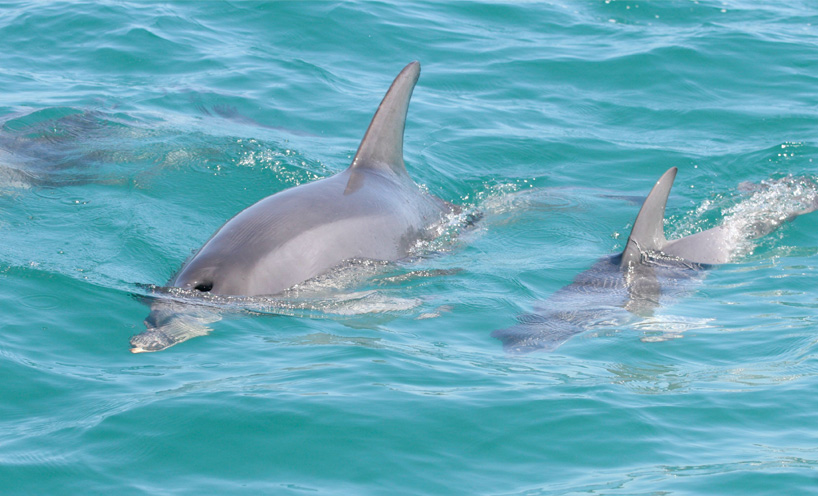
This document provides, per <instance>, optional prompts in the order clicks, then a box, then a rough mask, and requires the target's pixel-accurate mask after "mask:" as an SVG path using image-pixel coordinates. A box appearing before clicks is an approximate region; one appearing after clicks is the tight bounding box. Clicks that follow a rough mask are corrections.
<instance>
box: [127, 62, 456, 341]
mask: <svg viewBox="0 0 818 496" xmlns="http://www.w3.org/2000/svg"><path fill="white" fill-rule="evenodd" d="M419 75H420V64H419V63H418V62H412V63H410V64H409V65H407V66H406V67H405V68H404V69H403V70H402V71H401V72H400V74H398V76H397V77H396V78H395V81H394V82H393V83H392V86H391V87H390V88H389V91H387V93H386V96H384V98H383V101H382V102H381V104H380V106H379V107H378V110H377V111H376V112H375V116H374V117H373V118H372V122H371V123H370V124H369V128H368V129H367V131H366V134H365V135H364V137H363V140H362V141H361V144H360V146H359V147H358V151H357V153H356V154H355V157H354V158H353V160H352V164H351V165H350V166H349V168H347V169H346V170H344V171H343V172H340V173H338V174H336V175H334V176H331V177H328V178H325V179H321V180H318V181H315V182H312V183H308V184H302V185H300V186H297V187H294V188H291V189H288V190H285V191H281V192H279V193H276V194H274V195H272V196H268V197H267V198H264V199H263V200H260V201H259V202H258V203H256V204H254V205H252V206H250V207H248V208H246V209H244V210H242V211H241V212H239V213H238V214H237V215H236V216H235V217H233V218H232V219H230V220H229V221H227V223H225V224H224V225H223V226H222V227H221V228H219V230H218V231H216V233H215V234H213V236H212V237H211V238H210V239H209V240H208V241H207V242H206V243H205V244H204V246H202V247H201V248H200V249H199V251H198V252H197V253H196V254H195V255H194V256H193V258H191V259H190V260H189V261H188V262H187V263H185V264H184V266H183V267H182V268H181V269H180V270H179V272H178V273H177V274H176V275H175V276H173V277H172V278H171V279H170V281H169V282H168V284H167V286H169V287H175V288H182V289H183V290H189V291H190V292H191V293H207V294H208V295H241V296H258V295H274V294H277V293H280V292H282V291H284V290H286V289H288V288H291V287H292V286H294V285H297V284H299V283H302V282H304V281H307V280H309V279H311V278H314V277H316V276H318V275H321V274H323V273H325V272H327V271H328V270H330V269H332V268H333V267H336V266H338V265H340V264H342V263H344V262H346V261H351V260H361V259H368V260H379V261H394V260H399V259H401V258H404V257H406V256H408V255H409V253H410V250H411V249H412V247H413V246H415V245H416V243H417V241H418V240H421V239H429V238H433V237H434V236H435V228H436V227H439V226H440V225H441V223H442V222H443V221H444V219H445V216H446V215H447V214H449V213H452V212H453V211H454V210H455V209H456V207H454V206H453V205H451V204H449V203H447V202H445V201H444V200H441V199H439V198H436V197H435V196H432V195H431V194H429V193H427V192H425V191H424V190H423V189H421V188H420V187H419V186H418V185H417V184H415V183H414V181H412V179H411V178H410V177H409V174H408V173H407V171H406V166H405V165H404V162H403V131H404V125H405V121H406V114H407V110H408V108H409V99H410V98H411V96H412V91H413V89H414V87H415V84H416V83H417V80H418V76H419ZM178 307H179V305H178V304H169V303H167V302H163V301H162V300H161V299H160V300H158V301H156V302H155V303H154V304H153V305H152V308H151V310H152V311H151V314H150V315H149V316H148V318H147V319H146V320H145V325H146V326H147V327H148V330H147V331H145V332H143V333H142V334H139V335H136V336H134V337H132V338H131V346H132V348H131V351H132V352H134V353H139V352H145V351H159V350H162V349H165V348H167V347H169V346H172V345H174V344H176V343H179V342H182V341H184V340H186V339H189V338H190V337H193V336H196V335H198V334H202V332H198V333H197V332H195V331H194V330H192V328H191V325H189V322H187V323H185V322H182V323H180V322H179V319H184V315H183V314H184V312H183V311H182V312H179V311H177V310H178ZM194 313H195V312H194ZM194 320H195V319H194ZM212 320H213V319H211V321H212ZM193 327H195V326H193Z"/></svg>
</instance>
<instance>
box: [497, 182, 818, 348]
mask: <svg viewBox="0 0 818 496" xmlns="http://www.w3.org/2000/svg"><path fill="white" fill-rule="evenodd" d="M676 172H677V169H676V167H673V168H670V169H669V170H668V171H667V172H665V173H664V174H663V175H662V177H661V178H659V180H658V181H657V182H656V184H655V185H654V186H653V189H652V190H651V192H650V194H649V195H648V197H647V199H646V200H645V201H644V203H643V204H642V207H641V209H640V210H639V214H638V215H637V217H636V221H634V224H633V228H632V229H631V233H630V236H629V237H628V241H627V244H626V246H625V250H624V251H623V252H622V253H620V254H617V255H613V256H608V257H604V258H602V259H601V260H599V261H598V262H597V263H596V264H594V265H593V266H592V267H591V268H590V269H588V270H586V271H585V272H583V273H581V274H580V275H578V276H577V277H576V278H575V279H574V281H573V282H572V283H571V284H570V285H568V286H565V287H564V288H562V289H560V290H559V291H557V292H556V293H554V294H553V295H551V296H550V297H549V298H548V299H547V300H546V301H544V302H540V303H538V304H536V305H535V306H534V310H535V311H534V312H532V313H528V314H524V315H521V316H519V317H518V318H517V320H518V323H517V324H516V325H514V326H512V327H509V328H506V329H499V330H496V331H494V332H492V334H491V335H492V336H493V337H495V338H497V339H499V340H500V341H501V342H502V343H503V348H504V349H505V350H506V351H508V352H512V353H527V352H530V351H534V350H538V349H545V350H548V351H552V350H554V349H556V348H557V347H558V346H560V345H561V344H562V343H564V342H565V341H567V340H568V339H570V338H571V337H572V336H574V335H575V334H578V333H581V332H583V331H585V330H588V329H591V328H594V327H599V326H610V325H621V324H623V323H626V322H627V321H629V320H630V319H631V317H632V315H636V316H640V317H649V316H651V315H652V314H653V311H654V310H655V309H656V308H657V307H658V306H659V305H660V297H665V298H667V297H670V298H674V297H678V296H681V295H683V294H685V292H686V288H688V287H689V281H691V280H696V279H699V278H701V274H702V270H703V269H708V268H711V267H713V266H716V265H721V264H725V263H727V262H729V261H730V260H731V258H732V257H733V256H734V255H735V253H736V251H737V250H738V249H739V248H740V246H741V245H742V243H743V242H744V241H746V240H748V239H755V238H758V237H761V236H764V235H766V234H768V233H770V232H772V231H773V230H775V229H776V228H778V227H779V226H780V225H781V224H783V223H784V222H786V221H789V220H792V219H793V218H795V217H796V216H798V215H802V214H805V213H809V212H812V211H814V210H816V209H818V195H816V194H815V192H814V191H812V195H806V194H805V195H803V198H798V200H799V201H798V202H795V203H796V204H794V205H793V206H792V207H789V206H787V207H782V208H789V210H787V211H784V212H776V213H775V214H774V215H768V216H754V217H752V218H751V219H749V220H748V221H746V222H732V223H731V222H727V221H724V222H722V224H720V225H718V226H716V227H713V228H711V229H708V230H705V231H701V232H699V233H696V234H693V235H690V236H686V237H683V238H679V239H674V240H668V239H667V238H666V237H665V232H664V218H665V206H666V205H667V200H668V196H669V195H670V189H671V186H673V180H674V179H675V178H676ZM737 224H738V225H737Z"/></svg>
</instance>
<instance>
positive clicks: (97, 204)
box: [0, 0, 818, 496]
mask: <svg viewBox="0 0 818 496" xmlns="http://www.w3.org/2000/svg"><path fill="white" fill-rule="evenodd" d="M816 24H818V6H816V4H814V3H813V2H808V1H801V2H799V1H794V2H786V3H783V4H782V2H771V1H770V2H750V1H740V0H735V1H726V2H721V1H672V2H643V1H636V2H619V1H611V2H607V1H580V2H568V1H565V2H559V1H558V2H549V3H520V4H515V3H508V4H506V3H501V4H493V3H477V2H455V3H452V4H442V3H406V4H404V3H367V2H351V3H328V2H293V3H284V2H273V3H256V2H235V3H228V2H195V3H194V2H189V3H188V2H183V3H175V4H174V3H170V4H166V3H154V2H146V3H122V2H116V3H111V2H101V3H94V4H85V3H63V2H58V3H56V2H55V3H40V2H31V3H16V2H14V3H9V2H3V3H1V4H0V48H2V49H0V88H2V91H0V119H2V123H3V124H2V126H3V127H2V129H0V193H2V194H0V239H1V240H2V243H0V378H2V380H0V398H1V399H2V401H1V402H0V492H2V493H3V494H52V495H57V494H80V493H82V494H110V493H116V494H119V495H123V496H124V495H130V494H305V493H315V492H318V493H320V494H343V495H347V494H373V495H375V494H378V495H379V494H519V495H546V494H548V495H552V494H580V493H582V494H674V495H681V494H742V493H744V494H808V493H815V492H816V487H818V475H816V465H818V434H816V433H818V421H817V420H816V415H815V411H816V410H818V400H816V395H815V391H816V387H818V363H817V362H816V353H817V352H818V343H816V336H818V327H817V326H816V307H818V300H816V287H815V275H816V273H817V272H818V258H816V254H818V232H817V230H816V227H818V215H815V214H813V215H812V216H804V217H801V218H799V219H797V220H796V221H795V222H793V223H791V224H788V225H787V226H785V227H784V228H783V229H781V230H779V231H778V232H776V233H775V234H773V235H771V236H769V237H767V238H765V239H763V240H761V241H759V242H758V244H757V245H756V246H755V249H754V250H753V251H752V252H751V253H747V254H745V255H744V256H743V257H742V258H741V259H740V260H738V261H737V263H735V264H731V265H728V266H723V267H721V268H718V269H717V270H713V271H711V272H710V273H709V274H708V275H707V278H706V279H705V280H704V281H703V282H701V283H700V284H699V285H697V286H695V287H694V288H693V290H692V291H691V294H690V295H688V296H687V297H685V298H682V299H680V300H679V301H676V302H673V303H672V304H670V305H668V306H665V307H664V308H662V309H661V311H660V312H659V313H658V314H657V316H656V318H654V319H650V320H637V321H636V322H634V323H633V324H630V325H627V326H622V327H608V328H604V327H603V328H602V329H600V330H596V331H594V332H589V333H586V334H583V335H580V336H577V337H575V338H574V339H572V340H570V341H569V342H567V343H566V344H564V345H563V346H562V347H560V348H559V349H558V350H557V351H555V352H553V353H538V354H532V355H526V356H521V357H518V356H508V355H506V354H504V353H503V351H502V349H501V346H500V343H499V342H498V341H496V340H495V339H493V338H491V336H490V333H491V331H492V330H494V329H498V328H502V327H507V326H509V325H512V324H513V323H514V321H515V316H516V315H517V314H519V313H520V312H525V311H527V310H530V309H531V307H532V305H534V304H535V302H537V301H541V300H544V299H546V298H547V297H548V295H550V294H552V293H553V292H554V291H556V290H558V289H559V288H561V287H563V286H565V285H567V284H569V283H570V282H571V281H572V279H573V278H574V277H575V276H576V275H577V274H578V273H580V272H582V271H583V270H585V269H587V268H588V267H590V266H591V265H592V264H593V263H594V262H595V261H596V260H597V259H598V258H599V257H601V256H604V255H607V254H611V253H615V252H617V251H618V250H621V249H622V247H623V243H624V238H625V237H626V236H627V233H628V230H629V228H630V225H631V223H632V222H633V219H634V217H635V215H636V212H637V210H638V202H639V198H641V197H644V195H645V194H646V193H647V191H648V190H649V188H650V186H651V185H652V184H653V182H654V181H655V180H656V178H658V177H659V175H660V174H661V173H662V172H663V171H664V170H666V169H667V168H668V167H671V166H677V167H679V177H678V179H677V183H676V186H675V188H674V191H673V194H672V196H671V199H670V202H669V206H668V225H667V229H668V232H670V233H675V234H689V233H691V232H695V231H697V230H699V229H702V228H706V227H710V226H711V225H712V224H713V223H714V222H715V221H716V220H717V219H718V218H719V217H720V213H721V210H720V209H721V206H725V208H726V206H729V205H731V204H734V203H735V201H737V200H735V198H736V194H737V186H738V184H739V183H741V182H744V181H755V182H757V181H761V180H765V179H769V178H776V177H782V176H784V175H787V174H794V175H804V176H807V177H810V178H816V177H818V164H816V163H815V162H814V161H813V160H814V159H815V158H816V156H818V148H816V146H818V130H817V129H818V127H816V124H817V123H818V120H817V119H816V117H818V107H817V106H816V105H817V104H818V99H817V98H816V87H817V86H816V83H818V28H817V27H816ZM411 60H420V61H421V63H422V64H423V69H422V74H421V78H420V82H419V84H418V87H417V88H416V90H415V93H414V97H413V100H412V104H411V107H410V110H409V119H408V122H407V127H406V139H405V156H406V162H407V167H408V169H409V170H410V173H411V175H412V176H413V178H414V179H415V180H416V181H417V182H418V183H420V184H423V185H424V186H425V187H426V188H428V189H429V191H431V192H432V193H434V194H436V195H438V196H440V197H442V198H444V199H446V200H449V201H452V202H454V203H458V204H461V205H465V206H467V207H469V208H475V209H478V210H481V211H484V212H485V216H484V218H483V219H482V220H481V221H480V223H478V225H477V227H476V228H475V229H474V230H472V231H469V232H466V233H463V235H462V236H460V237H458V238H457V240H455V241H453V242H450V243H447V244H445V245H444V246H443V247H442V248H441V253H440V254H437V255H434V256H429V257H424V258H422V259H420V260H416V261H414V262H411V263H408V264H406V265H403V266H400V267H398V268H396V269H395V270H396V271H397V272H399V273H413V272H415V271H417V272H423V271H429V272H430V273H431V271H434V270H438V269H443V270H444V271H445V272H446V273H448V275H440V276H435V277H416V278H415V277H410V278H404V279H401V282H395V283H391V284H383V285H375V286H374V287H373V285H369V286H367V287H368V288H369V289H371V290H374V294H375V295H376V296H377V297H378V298H380V299H379V300H377V301H379V302H381V306H378V305H377V304H376V305H375V307H374V308H373V307H364V308H361V307H357V306H355V305H353V306H352V307H350V308H347V310H348V311H347V313H346V314H344V315H320V312H319V315H310V316H303V315H293V316H258V315H256V316H253V315H240V316H235V317H233V318H226V319H224V320H223V321H220V322H218V323H215V324H214V325H213V327H214V332H213V333H211V334H210V335H209V336H206V337H201V338H197V339H194V340H191V341H189V342H186V343H183V344H181V345H179V346H177V347H174V348H171V349H169V350H167V351H165V352H162V353H156V354H143V355H132V354H130V353H129V352H128V338H129V336H130V335H132V334H134V333H137V332H140V331H141V330H142V329H143V328H144V327H143V325H142V320H143V319H144V317H145V316H146V315H147V311H148V309H147V306H146V305H145V304H144V302H143V301H142V300H141V298H140V296H144V295H145V294H146V289H145V288H146V286H147V285H151V284H155V285H161V284H163V283H164V282H165V281H167V279H168V278H169V277H170V276H171V275H172V274H173V273H174V272H175V270H177V269H178V267H179V266H180V265H181V263H182V262H183V261H184V260H185V259H186V258H187V257H188V256H189V255H190V254H191V252H192V251H193V250H195V249H196V248H198V247H199V246H200V245H201V244H202V243H203V242H204V241H205V240H206V239H207V237H208V236H209V235H210V234H211V233H212V232H213V231H214V230H215V229H217V228H218V227H219V226H220V225H221V224H222V223H223V222H224V221H225V220H227V219H228V218H230V217H231V216H232V215H233V214H235V213H236V212H238V211H239V210H241V209H242V208H244V207H246V206H248V205H250V204H251V203H253V202H255V201H257V200H259V199H261V198H263V197H265V196H267V195H269V194H272V193H274V192H277V191H280V190H282V189H284V188H287V187H291V186H294V185H297V184H302V183H305V182H308V181H310V180H314V179H317V178H320V177H326V176H328V175H331V174H333V173H335V172H338V171H340V170H343V169H344V168H345V167H346V166H347V165H348V163H349V161H350V159H351V156H352V154H353V153H354V151H355V149H356V147H357V145H358V142H359V140H360V138H361V137H362V135H363V132H364V131H365V129H366V126H367V124H368V122H369V119H370V118H371V116H372V113H373V112H374V110H375V108H376V106H377V104H378V102H379V101H380V98H381V97H382V96H383V93H384V91H385V90H386V88H387V87H388V85H389V83H390V82H391V80H392V78H393V77H394V76H395V75H396V74H397V73H398V71H399V70H400V69H401V68H402V67H403V66H404V65H405V64H406V63H408V62H409V61H411ZM710 204H714V205H716V206H718V208H714V209H705V211H704V213H700V212H701V211H702V207H703V205H710ZM668 334H670V335H673V336H681V338H675V339H663V337H664V336H668Z"/></svg>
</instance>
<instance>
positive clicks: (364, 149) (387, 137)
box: [349, 61, 420, 175]
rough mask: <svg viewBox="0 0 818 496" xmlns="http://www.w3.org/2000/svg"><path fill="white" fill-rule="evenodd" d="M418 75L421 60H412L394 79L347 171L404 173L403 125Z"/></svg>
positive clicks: (405, 173)
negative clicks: (364, 170) (372, 170)
mask: <svg viewBox="0 0 818 496" xmlns="http://www.w3.org/2000/svg"><path fill="white" fill-rule="evenodd" d="M418 76H420V62H417V61H415V62H411V63H410V64H409V65H407V66H406V67H404V68H403V70H402V71H400V74H398V77H396V78H395V81H394V82H393V83H392V86H390V87H389V91H387V92H386V96H384V97H383V100H382V101H381V104H380V106H378V110H377V111H376V112H375V116H374V117H373V118H372V122H370V123H369V128H368V129H367V130H366V134H365V135H364V139H362V140H361V144H360V145H359V146H358V151H357V153H355V158H353V159H352V165H350V166H349V168H350V170H353V171H354V170H356V169H357V170H360V169H376V170H389V171H392V172H393V173H395V174H402V175H407V174H408V173H407V172H406V166H405V165H404V164H403V128H404V126H405V125H406V112H407V110H408V109H409V99H410V98H411V97H412V90H414V89H415V84H416V83H417V82H418Z"/></svg>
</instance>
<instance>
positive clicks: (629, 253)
mask: <svg viewBox="0 0 818 496" xmlns="http://www.w3.org/2000/svg"><path fill="white" fill-rule="evenodd" d="M676 171H677V169H676V167H671V168H670V169H668V170H667V172H665V173H664V174H662V177H660V178H659V180H658V181H656V184H655V185H654V186H653V189H652V190H650V194H649V195H648V197H647V199H646V200H645V203H643V204H642V208H641V209H640V210H639V215H637V216H636V221H635V222H634V223H633V229H631V235H630V236H629V237H628V244H627V246H625V251H624V252H623V253H622V262H621V267H627V266H628V265H629V264H630V263H632V262H633V263H636V262H638V261H639V260H640V259H641V256H642V253H643V252H645V251H648V250H654V251H661V250H662V248H663V247H664V245H665V244H667V239H666V238H665V225H664V220H665V205H667V197H668V195H670V188H671V187H672V186H673V180H674V179H675V178H676Z"/></svg>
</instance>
